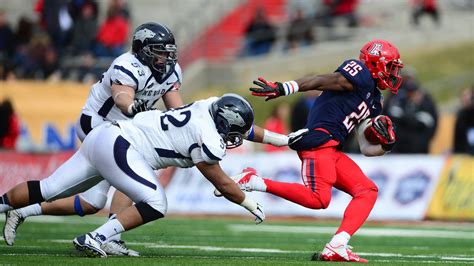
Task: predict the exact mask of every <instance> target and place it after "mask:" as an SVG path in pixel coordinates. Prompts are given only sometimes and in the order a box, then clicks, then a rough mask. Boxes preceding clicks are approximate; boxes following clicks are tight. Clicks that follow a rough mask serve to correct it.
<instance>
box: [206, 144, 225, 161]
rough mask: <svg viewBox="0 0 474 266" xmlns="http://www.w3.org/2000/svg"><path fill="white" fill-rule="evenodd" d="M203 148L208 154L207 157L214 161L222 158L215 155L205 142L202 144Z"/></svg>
mask: <svg viewBox="0 0 474 266" xmlns="http://www.w3.org/2000/svg"><path fill="white" fill-rule="evenodd" d="M202 150H203V151H204V153H205V154H206V155H207V157H209V158H210V159H211V160H214V161H220V160H222V158H219V157H217V156H215V155H214V154H212V152H211V151H210V150H209V148H208V147H207V146H206V145H205V144H204V143H203V144H202Z"/></svg>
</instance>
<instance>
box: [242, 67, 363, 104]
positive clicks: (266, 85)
mask: <svg viewBox="0 0 474 266" xmlns="http://www.w3.org/2000/svg"><path fill="white" fill-rule="evenodd" d="M253 84H255V85H257V86H258V87H256V88H250V91H251V92H252V95H254V96H261V97H267V98H266V99H265V100H266V101H268V100H271V99H274V98H277V97H280V96H287V95H290V94H293V93H296V92H298V91H311V90H319V91H352V90H353V89H354V87H353V86H352V84H351V83H350V82H349V81H348V80H347V79H346V78H345V77H344V76H343V75H342V74H341V73H339V72H334V73H331V74H322V75H313V76H308V77H303V78H300V79H297V80H290V81H285V82H283V83H281V82H271V81H267V80H265V79H264V78H262V77H260V78H258V80H255V81H254V82H253Z"/></svg>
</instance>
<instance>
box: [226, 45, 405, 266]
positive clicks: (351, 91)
mask: <svg viewBox="0 0 474 266" xmlns="http://www.w3.org/2000/svg"><path fill="white" fill-rule="evenodd" d="M402 68H403V64H402V62H401V60H400V54H399V52H398V50H397V48H396V47H395V46H394V45H392V44H391V43H389V42H388V41H385V40H374V41H371V42H368V43H367V44H365V45H364V46H363V47H362V49H361V51H360V56H359V59H358V60H357V59H349V60H346V61H344V62H343V63H342V64H341V65H340V66H339V67H338V68H337V69H336V71H335V72H334V73H331V74H323V75H313V76H309V77H303V78H300V79H296V80H291V81H287V82H269V81H266V80H265V79H263V78H259V80H258V81H254V84H255V85H257V87H256V88H250V90H251V91H252V94H253V95H255V96H262V97H266V100H269V99H274V98H277V97H280V96H287V95H290V94H293V93H296V92H298V91H309V90H319V91H322V93H321V95H320V96H319V97H318V98H316V100H315V101H314V104H313V106H312V108H311V110H310V112H309V115H308V120H307V123H306V128H308V129H309V132H308V133H307V134H306V135H305V136H304V137H303V138H302V139H301V140H299V141H298V142H296V143H294V144H293V145H291V148H292V149H294V150H296V151H297V152H298V156H299V157H300V159H301V162H302V164H301V165H302V169H301V173H302V179H303V183H304V185H301V184H297V183H285V182H277V181H273V180H271V179H267V178H262V177H259V176H258V175H257V174H256V173H255V171H252V170H251V169H247V170H244V172H243V173H242V174H240V175H239V176H237V177H236V178H235V179H234V180H236V181H237V182H238V183H239V184H240V186H241V188H242V189H245V190H247V191H264V192H268V193H271V194H274V195H276V196H279V197H282V198H285V199H287V200H289V201H292V202H294V203H297V204H300V205H302V206H304V207H307V208H311V209H325V208H327V207H328V206H329V203H330V201H331V189H332V187H335V188H337V189H339V190H342V191H344V192H346V193H348V194H349V195H351V196H352V200H351V202H350V203H349V205H348V206H347V208H346V210H345V212H344V217H343V219H342V223H341V225H340V227H339V229H338V230H337V232H336V234H335V235H334V237H333V238H332V239H331V241H330V242H329V243H327V244H326V246H325V247H324V249H323V251H322V252H321V253H318V256H317V259H319V260H324V261H352V262H367V260H366V259H363V258H360V257H359V256H358V255H356V254H355V253H353V252H352V251H351V248H350V246H349V245H348V242H349V239H350V237H351V236H352V235H353V234H354V233H355V232H356V231H357V230H358V229H359V228H360V227H361V226H362V224H363V223H364V222H365V220H366V219H367V217H368V216H369V214H370V211H371V210H372V207H373V206H374V204H375V201H376V199H377V191H378V189H377V186H376V185H375V184H374V182H372V181H371V180H370V179H369V178H368V177H367V176H366V175H365V174H364V173H363V172H362V170H361V169H360V168H359V166H358V165H357V164H356V163H355V162H354V161H353V160H352V159H350V158H349V157H348V156H347V155H346V154H344V153H343V152H342V151H341V147H342V145H343V144H344V140H345V139H346V138H347V136H348V135H349V134H350V133H351V132H352V131H353V130H354V129H355V128H357V133H358V134H357V135H358V141H359V144H360V147H361V151H362V153H363V154H365V155H367V156H380V155H383V154H385V153H386V152H388V151H390V150H391V148H392V147H393V145H394V143H395V133H394V130H393V125H392V123H391V121H390V118H388V117H386V116H381V115H380V113H381V111H382V101H383V97H382V95H381V92H380V90H385V89H389V90H391V92H392V93H394V94H396V93H397V90H398V88H399V87H400V84H401V77H400V70H401V69H402ZM364 133H365V134H364ZM366 135H367V136H375V139H378V140H379V141H378V143H377V142H374V141H373V140H374V137H371V139H370V141H369V140H368V139H367V138H366ZM314 258H315V257H314ZM315 259H316V258H315Z"/></svg>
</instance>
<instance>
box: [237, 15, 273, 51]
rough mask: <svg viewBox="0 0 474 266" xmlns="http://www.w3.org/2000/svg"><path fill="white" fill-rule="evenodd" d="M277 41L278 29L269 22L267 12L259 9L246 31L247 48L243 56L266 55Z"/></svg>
mask: <svg viewBox="0 0 474 266" xmlns="http://www.w3.org/2000/svg"><path fill="white" fill-rule="evenodd" d="M275 40H276V28H275V27H274V26H273V25H272V24H271V23H270V22H269V20H268V18H267V16H266V15H265V11H264V10H263V9H262V8H259V9H257V10H256V12H255V16H254V18H253V20H252V21H251V22H250V24H249V25H248V26H247V28H246V30H245V47H244V51H243V55H248V56H254V55H262V54H266V53H268V52H269V51H270V49H271V48H272V46H273V43H274V42H275Z"/></svg>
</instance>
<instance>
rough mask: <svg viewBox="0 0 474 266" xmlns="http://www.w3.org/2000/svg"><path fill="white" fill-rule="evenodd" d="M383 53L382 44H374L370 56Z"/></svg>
mask: <svg viewBox="0 0 474 266" xmlns="http://www.w3.org/2000/svg"><path fill="white" fill-rule="evenodd" d="M381 51H382V44H380V43H374V46H373V47H372V48H371V49H370V51H369V54H371V55H380V52H381Z"/></svg>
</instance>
